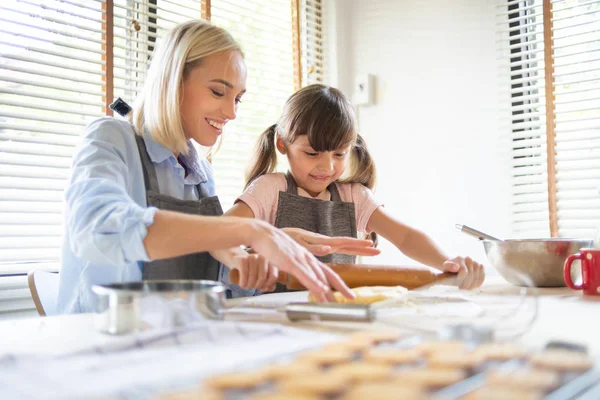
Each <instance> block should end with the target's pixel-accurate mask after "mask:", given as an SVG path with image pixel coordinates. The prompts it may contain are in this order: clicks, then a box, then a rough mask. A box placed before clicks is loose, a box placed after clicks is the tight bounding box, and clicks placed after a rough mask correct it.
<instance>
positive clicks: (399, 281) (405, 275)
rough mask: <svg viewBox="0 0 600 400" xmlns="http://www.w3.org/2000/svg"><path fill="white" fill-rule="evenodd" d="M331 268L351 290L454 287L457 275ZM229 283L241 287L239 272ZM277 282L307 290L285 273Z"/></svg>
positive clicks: (406, 269)
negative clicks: (443, 285) (451, 285)
mask: <svg viewBox="0 0 600 400" xmlns="http://www.w3.org/2000/svg"><path fill="white" fill-rule="evenodd" d="M327 265H329V267H330V268H331V269H332V270H333V271H335V272H336V273H337V274H338V275H339V276H340V277H341V278H342V280H343V281H344V282H346V285H348V286H349V287H350V288H355V287H361V286H404V287H405V288H407V289H416V288H419V287H422V286H426V285H432V284H435V283H441V281H444V283H447V284H453V279H452V278H453V277H454V276H455V275H456V274H453V273H450V272H434V271H432V270H430V269H428V268H422V267H404V266H397V265H370V264H333V263H328V264H327ZM229 282H231V283H233V284H236V285H237V284H239V282H240V273H239V271H238V270H235V269H232V270H231V271H229ZM277 282H279V283H281V284H283V285H285V286H286V287H287V288H288V289H292V290H302V289H305V288H304V286H303V285H302V284H301V283H300V282H299V281H298V279H296V277H294V276H292V275H289V274H287V273H285V272H280V273H279V277H278V279H277Z"/></svg>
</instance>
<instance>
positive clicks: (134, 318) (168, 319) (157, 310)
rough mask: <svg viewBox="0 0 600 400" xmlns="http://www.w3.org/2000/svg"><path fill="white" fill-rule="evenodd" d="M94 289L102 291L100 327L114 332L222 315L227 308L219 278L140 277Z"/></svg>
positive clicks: (160, 326)
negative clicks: (137, 279)
mask: <svg viewBox="0 0 600 400" xmlns="http://www.w3.org/2000/svg"><path fill="white" fill-rule="evenodd" d="M92 290H93V291H94V293H96V294H97V295H98V305H97V312H98V314H97V318H96V327H97V328H98V329H99V330H100V331H102V332H106V333H110V334H122V333H128V332H133V331H137V330H143V329H148V328H167V327H173V326H181V325H185V324H187V323H190V322H193V321H194V320H200V319H204V318H211V319H222V318H223V315H224V314H223V310H224V309H225V286H224V285H223V284H222V283H220V282H215V281H207V280H197V281H192V280H160V281H136V282H126V283H115V284H110V285H94V286H93V287H92Z"/></svg>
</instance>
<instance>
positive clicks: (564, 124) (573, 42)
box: [552, 0, 600, 238]
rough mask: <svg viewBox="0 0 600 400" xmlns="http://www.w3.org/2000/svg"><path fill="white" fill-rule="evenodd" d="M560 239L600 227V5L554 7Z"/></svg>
mask: <svg viewBox="0 0 600 400" xmlns="http://www.w3.org/2000/svg"><path fill="white" fill-rule="evenodd" d="M552 33H553V39H554V97H555V102H554V104H555V115H556V117H555V122H556V153H557V156H556V170H557V172H556V173H557V176H556V181H557V183H556V185H557V200H558V228H559V235H560V236H566V237H589V238H593V237H595V235H596V230H597V229H598V228H599V227H600V223H599V222H600V1H598V0H596V1H575V0H565V1H557V2H555V3H554V4H553V19H552Z"/></svg>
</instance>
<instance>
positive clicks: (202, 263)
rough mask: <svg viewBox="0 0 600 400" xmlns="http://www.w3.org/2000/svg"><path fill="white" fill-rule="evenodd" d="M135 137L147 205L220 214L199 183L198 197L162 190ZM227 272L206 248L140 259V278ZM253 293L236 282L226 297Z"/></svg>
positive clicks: (217, 277)
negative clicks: (146, 259)
mask: <svg viewBox="0 0 600 400" xmlns="http://www.w3.org/2000/svg"><path fill="white" fill-rule="evenodd" d="M135 139H136V142H137V145H138V151H139V153H140V158H141V160H142V169H143V171H144V183H145V185H146V201H147V204H148V207H156V208H158V209H160V210H168V211H177V212H182V213H185V214H194V215H206V216H220V215H222V214H223V209H222V208H221V203H220V202H219V198H218V197H217V196H209V195H208V191H207V189H206V187H205V186H204V185H203V184H202V183H200V184H198V185H197V190H198V200H181V199H177V198H175V197H171V196H167V195H164V194H161V193H160V190H159V186H158V179H157V177H156V170H155V168H154V164H153V163H152V160H150V157H149V156H148V152H147V150H146V144H145V143H144V139H143V138H142V137H141V136H139V135H135ZM227 274H228V268H227V267H224V266H223V265H222V264H220V263H219V262H218V261H217V260H215V259H214V258H213V257H212V256H211V255H210V254H209V253H208V252H203V253H194V254H188V255H185V256H180V257H173V258H167V259H164V260H155V261H150V262H143V263H142V279H151V280H154V279H209V280H213V281H218V280H220V278H222V277H223V276H225V277H226V276H227ZM226 283H227V282H226ZM253 293H254V291H247V292H246V291H243V290H242V289H241V288H239V287H237V286H234V285H230V293H228V297H231V296H232V295H233V296H236V297H237V296H240V295H252V294H253Z"/></svg>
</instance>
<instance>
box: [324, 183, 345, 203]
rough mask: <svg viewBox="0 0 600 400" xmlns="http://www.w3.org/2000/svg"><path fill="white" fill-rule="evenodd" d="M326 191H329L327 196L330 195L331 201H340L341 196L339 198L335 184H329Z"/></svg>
mask: <svg viewBox="0 0 600 400" xmlns="http://www.w3.org/2000/svg"><path fill="white" fill-rule="evenodd" d="M327 190H329V194H331V201H342V196H340V192H339V190H338V188H337V185H336V184H335V182H331V183H330V184H329V186H327Z"/></svg>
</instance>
